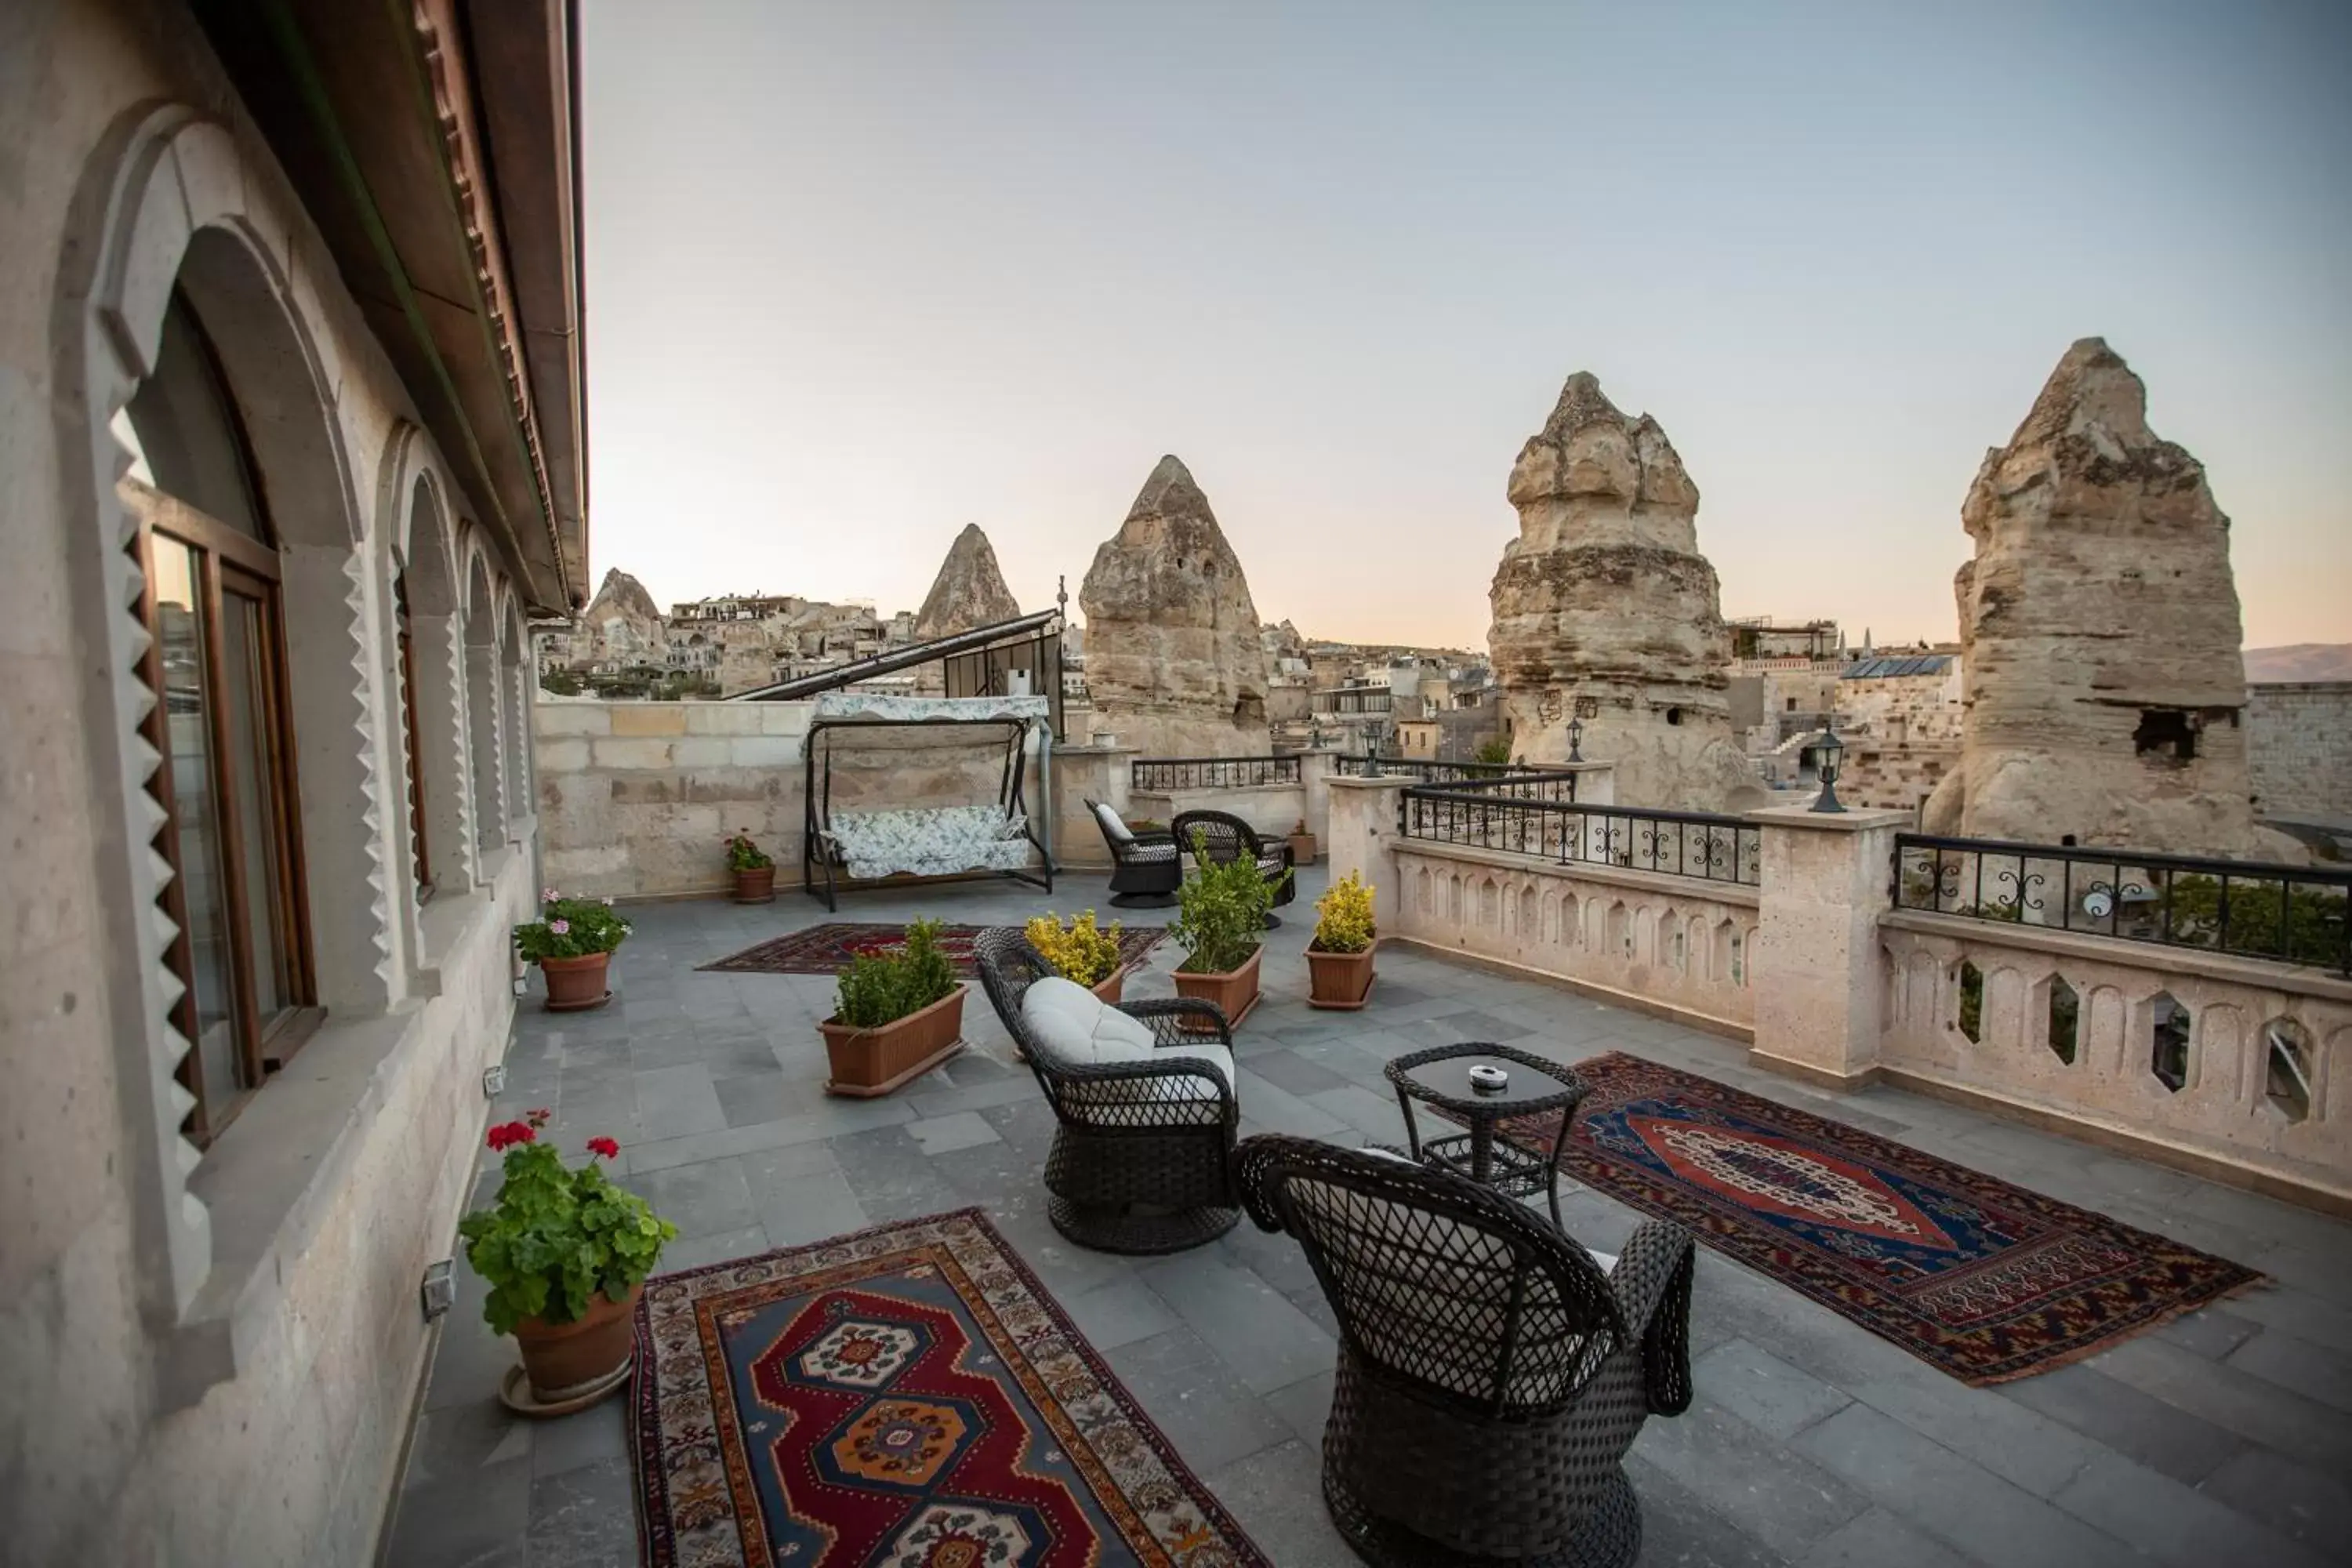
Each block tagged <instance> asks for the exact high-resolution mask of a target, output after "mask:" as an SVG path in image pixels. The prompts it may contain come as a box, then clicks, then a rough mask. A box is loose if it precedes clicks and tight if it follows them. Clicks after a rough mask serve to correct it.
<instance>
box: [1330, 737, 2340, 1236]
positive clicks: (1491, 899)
mask: <svg viewBox="0 0 2352 1568" xmlns="http://www.w3.org/2000/svg"><path fill="white" fill-rule="evenodd" d="M1407 784H1408V781H1405V780H1402V779H1358V778H1339V779H1334V780H1333V781H1332V782H1331V785H1330V792H1331V803H1332V804H1331V813H1330V827H1329V837H1328V842H1329V845H1330V850H1331V874H1332V876H1333V877H1334V878H1338V877H1343V876H1345V875H1347V874H1348V873H1349V872H1350V871H1359V872H1360V873H1362V874H1363V876H1364V877H1365V879H1367V880H1369V881H1370V882H1371V883H1372V884H1373V885H1374V887H1375V889H1376V890H1377V891H1376V896H1375V904H1374V908H1375V914H1376V918H1377V920H1378V921H1379V924H1380V929H1381V938H1382V940H1383V941H1384V942H1412V943H1414V944H1416V945H1421V946H1426V947H1429V948H1432V949H1434V950H1437V951H1440V952H1446V953H1449V954H1454V955H1457V956H1467V957H1470V958H1474V959H1477V960H1481V961H1484V962H1486V963H1492V964H1495V965H1497V966H1501V967H1507V968H1508V969H1510V970H1513V971H1515V972H1520V973H1529V974H1534V975H1538V976H1541V977H1544V978H1548V979H1550V980H1553V981H1556V982H1558V983H1559V984H1564V985H1566V986H1569V987H1570V988H1572V989H1576V990H1579V991H1583V992H1586V993H1589V994H1595V995H1599V996H1602V997H1604V998H1607V999H1610V1000H1612V1001H1617V1002H1622V1004H1624V1005H1630V1006H1633V1007H1637V1008H1640V1009H1642V1010H1644V1011H1648V1012H1652V1013H1656V1014H1662V1015H1664V1016H1672V1017H1675V1018H1676V1019H1679V1020H1681V1021H1684V1022H1687V1023H1690V1024H1693V1025H1695V1026H1700V1027H1706V1028H1711V1029H1714V1030H1716V1031H1717V1032H1718V1033H1722V1034H1725V1035H1728V1036H1730V1037H1734V1038H1739V1039H1745V1040H1747V1041H1748V1043H1749V1059H1750V1060H1751V1061H1753V1062H1754V1063H1755V1064H1756V1065H1758V1066H1759V1067H1764V1068H1770V1069H1772V1070H1775V1071H1779V1072H1783V1073H1786V1074H1789V1075H1790V1076H1793V1077H1796V1078H1800V1079H1804V1080H1806V1081H1809V1082H1813V1083H1818V1084H1822V1085H1824V1086H1828V1087H1836V1088H1845V1089H1851V1088H1856V1087H1861V1086H1864V1085H1867V1084H1870V1083H1873V1082H1878V1081H1886V1082H1893V1083H1898V1084H1901V1085H1903V1086H1905V1087H1906V1088H1912V1089H1918V1090H1921V1091H1924V1092H1927V1093H1931V1094H1937V1095H1939V1096H1943V1097H1946V1098H1951V1099H1957V1100H1966V1101H1968V1102H1969V1103H1971V1104H1974V1105H1976V1106H1978V1107H1979V1108H1980V1109H1987V1110H1994V1111H1996V1112H1998V1113H2000V1114H2005V1115H2009V1116H2011V1117H2014V1118H2017V1119H2019V1120H2023V1121H2031V1122H2033V1123H2035V1124H2038V1125H2042V1126H2045V1127H2050V1128H2053V1129H2055V1130H2059V1131H2066V1132H2069V1133H2072V1134H2074V1135H2076V1136H2082V1137H2085V1138H2089V1139H2093V1140H2095V1141H2099V1142H2107V1143H2111V1144H2115V1145H2117V1146H2122V1147H2126V1148H2128V1149H2129V1150H2130V1151H2131V1152H2135V1153H2137V1154H2139V1155H2141V1156H2143V1157H2147V1158H2151V1159H2155V1160H2158V1161H2161V1162H2164V1163H2171V1164H2174V1165H2177V1166H2179V1167H2182V1168H2186V1169H2191V1170H2194V1171H2196V1172H2198V1173H2200V1174H2204V1175H2208V1176H2210V1177H2213V1178H2215V1179H2219V1180H2224V1181H2230V1182H2233V1183H2236V1184H2240V1185H2243V1186H2248V1187H2252V1188H2254V1189H2256V1190H2260V1191H2265V1192H2269V1193H2272V1194H2276V1195H2280V1196H2284V1197H2288V1198H2291V1199H2293V1200H2294V1201H2297V1202H2303V1203H2307V1204H2312V1205H2316V1206H2322V1207H2326V1208H2330V1209H2334V1210H2336V1211H2338V1212H2352V979H2347V978H2346V977H2344V976H2342V975H2340V974H2336V973H2333V972H2330V971H2327V970H2324V969H2315V968H2307V967H2298V966H2294V965H2289V964H2285V963H2274V962H2271V961H2267V960H2263V959H2255V958H2245V957H2239V956H2233V955H2229V954H2221V953H2213V952H2202V951H2196V950H2185V949H2181V948H2178V947H2158V946H2154V945H2150V944H2148V943H2145V942H2132V941H2127V940H2123V939H2119V938H2116V937H2109V936H2093V935H2086V934H2084V933H2081V932H2076V931H2053V930H2051V929H2049V928H2046V927H2040V926H2033V925H2026V924H2009V923H2003V922H1999V921H1981V920H1972V919H1964V918H1959V917H1956V916H1952V915H1945V914H1935V913H1928V912H1924V911H1915V910H1896V909H1895V908H1894V907H1893V890H1894V875H1893V863H1894V853H1895V834H1896V833H1897V832H1898V831H1899V830H1901V829H1902V828H1903V827H1904V826H1906V824H1907V822H1908V819H1909V814H1908V813H1903V812H1894V811H1849V812H1844V813H1839V814H1826V813H1815V812H1811V811H1809V810H1807V809H1805V808H1802V807H1775V808H1770V809H1767V810H1761V811H1753V812H1749V813H1747V814H1745V816H1742V817H1741V818H1740V821H1741V824H1742V826H1751V825H1752V826H1753V827H1754V828H1755V830H1756V831H1757V832H1758V833H1759V836H1760V839H1761V847H1760V855H1759V874H1758V879H1757V881H1756V882H1755V884H1753V885H1746V884H1737V883H1727V882H1724V881H1720V880H1710V879H1706V878H1701V877H1686V876H1675V875H1665V874H1660V873H1654V872H1650V871H1647V870H1639V869H1633V868H1628V867H1623V866H1610V865H1593V864H1589V863H1584V862H1570V863H1565V864H1564V863H1562V862H1561V861H1559V859H1557V858H1554V857H1552V856H1550V855H1546V854H1521V853H1516V852H1513V851H1509V850H1504V849H1495V848H1486V847H1479V846H1476V845H1463V844H1447V843H1438V842H1433V841H1431V840H1428V839H1424V838H1408V837H1402V836H1401V834H1400V833H1399V831H1398V820H1399V814H1398V805H1399V796H1400V795H1402V792H1403V790H1404V789H1405V788H1406V787H1407ZM1606 787H1607V786H1606V785H1605V784H1602V783H1601V782H1600V781H1594V782H1593V784H1592V787H1591V789H1590V791H1588V790H1586V789H1585V787H1584V781H1580V795H1587V796H1588V797H1589V796H1590V795H1597V794H1599V793H1600V792H1601V790H1602V789H1604V788H1606Z"/></svg>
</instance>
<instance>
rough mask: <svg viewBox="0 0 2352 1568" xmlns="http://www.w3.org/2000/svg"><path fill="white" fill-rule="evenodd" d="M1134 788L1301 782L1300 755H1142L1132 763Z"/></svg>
mask: <svg viewBox="0 0 2352 1568" xmlns="http://www.w3.org/2000/svg"><path fill="white" fill-rule="evenodd" d="M1127 767H1128V773H1127V782H1128V786H1129V788H1130V789H1139V790H1151V791H1156V792H1158V793H1160V794H1163V795H1164V794H1166V793H1167V792H1169V791H1171V790H1180V789H1247V788H1250V787H1251V786H1253V785H1255V784H1297V783H1298V782H1299V776H1298V758H1297V755H1295V754H1294V755H1291V756H1287V757H1138V758H1137V759H1136V760H1135V761H1134V762H1131V763H1128V765H1127Z"/></svg>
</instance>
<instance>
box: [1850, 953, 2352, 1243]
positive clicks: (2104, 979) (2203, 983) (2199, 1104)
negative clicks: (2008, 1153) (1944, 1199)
mask: <svg viewBox="0 0 2352 1568" xmlns="http://www.w3.org/2000/svg"><path fill="white" fill-rule="evenodd" d="M1880 934H1881V938H1882V940H1883V942H1884V944H1885V951H1886V953H1887V998H1886V1015H1885V1016H1886V1027H1885V1034H1884V1036H1883V1037H1882V1039H1881V1041H1880V1047H1879V1061H1880V1063H1881V1065H1882V1066H1883V1067H1884V1068H1885V1069H1886V1071H1887V1075H1888V1076H1891V1077H1894V1078H1895V1079H1897V1080H1898V1081H1905V1082H1914V1083H1916V1084H1918V1085H1919V1086H1920V1087H1925V1088H1930V1089H1948V1090H1957V1091H1959V1092H1962V1093H1965V1094H1966V1095H1968V1096H1969V1097H1971V1098H1974V1099H1977V1100H1987V1101H1990V1102H1992V1103H1993V1104H1994V1105H1995V1106H1996V1107H1997V1108H2008V1109H2011V1110H2016V1111H2020V1112H2022V1113H2024V1114H2027V1115H2029V1116H2032V1117H2034V1118H2036V1119H2038V1120H2051V1121H2059V1122H2062V1123H2064V1124H2066V1125H2068V1126H2070V1127H2073V1128H2076V1129H2080V1130H2084V1131H2088V1132H2091V1133H2093V1134H2095V1135H2107V1136H2110V1137H2116V1138H2120V1139H2124V1140H2127V1141H2129V1142H2132V1143H2133V1144H2134V1145H2136V1146H2138V1147H2140V1148H2142V1149H2143V1150H2147V1149H2148V1147H2149V1146H2150V1145H2154V1146H2155V1148H2156V1149H2157V1150H2158V1151H2162V1152H2171V1153H2174V1154H2176V1155H2179V1156H2185V1157H2186V1163H2190V1164H2192V1165H2193V1166H2194V1167H2195V1168H2199V1169H2202V1170H2206V1171H2208V1172H2209V1173H2216V1174H2221V1175H2223V1176H2224V1178H2225V1179H2229V1178H2231V1176H2235V1177H2236V1178H2239V1179H2244V1178H2248V1177H2251V1178H2252V1179H2253V1182H2254V1184H2258V1185H2263V1184H2269V1185H2272V1186H2273V1188H2274V1189H2275V1187H2276V1185H2277V1184H2293V1186H2294V1187H2295V1188H2300V1189H2303V1190H2304V1193H2306V1194H2307V1193H2312V1192H2316V1193H2319V1194H2326V1195H2327V1196H2328V1197H2329V1198H2331V1199H2332V1200H2333V1202H2334V1204H2335V1205H2336V1206H2338V1207H2339V1208H2341V1207H2347V1206H2352V982H2347V981H2345V980H2343V979H2341V978H2338V977H2335V976H2331V975H2329V974H2326V973H2324V972H2321V971H2317V970H2311V969H2298V968H2292V967H2289V966H2287V965H2284V964H2277V963H2263V962H2260V961H2258V960H2253V959H2244V958H2230V957H2221V956H2217V955H2214V954H2209V953H2203V952H2188V951H2185V950H2183V949H2179V948H2159V947H2153V946H2149V945H2147V944H2144V943H2135V942H2114V941H2109V940H2106V939H2105V938H2100V937H2090V936H2082V935H2077V934H2074V933H2071V932H2064V931H2044V930H2036V929H2035V928H2032V927H2030V926H2007V925H1999V924H1991V923H1988V922H1986V921H1973V920H1961V919H1957V918H1954V917H1951V916H1946V915H1932V914H1926V913H1922V912H1918V911H1913V910H1902V911H1898V912H1895V913H1892V914H1889V915H1886V916H1885V917H1884V918H1883V919H1882V920H1881V921H1880ZM1963 964H1966V965H1968V966H1969V968H1970V969H1971V970H1973V972H1974V973H1975V976H1976V977H1977V978H1975V979H1974V980H1972V981H1971V982H1970V989H1971V990H1972V991H1973V992H1974V993H1975V995H1976V998H1977V1000H1976V1001H1975V1002H1974V1004H1973V1012H1974V1014H1975V1016H1974V1020H1973V1022H1974V1025H1975V1028H1976V1033H1977V1037H1976V1038H1975V1039H1970V1038H1969V1037H1968V1035H1967V1034H1966V1033H1965V1032H1964V1029H1963V1022H1964V1020H1963V1017H1962V1009H1961V1000H1962V976H1963V970H1962V965H1963ZM2057 985H2063V986H2065V987H2067V988H2069V989H2071V991H2072V992H2073V994H2074V1032H2075V1041H2074V1060H2073V1061H2071V1062H2069V1061H2066V1060H2063V1059H2062V1058H2061V1056H2060V1054H2059V1052H2058V1051H2056V1050H2054V1049H2053V1013H2052V1006H2051V1002H2052V991H2053V986H2057ZM2159 998H2162V999H2166V1000H2168V1001H2170V1002H2172V1003H2175V1004H2177V1005H2179V1007H2180V1008H2182V1009H2184V1010H2185V1011H2186V1014H2187V1016H2188V1018H2189V1045H2188V1057H2187V1068H2188V1071H2187V1081H2186V1082H2185V1083H2184V1084H2183V1085H2182V1087H2181V1088H2180V1089H2178V1090H2174V1089H2168V1088H2167V1087H2166V1086H2165V1084H2164V1082H2163V1081H2162V1080H2161V1079H2158V1077H2157V1075H2156V1073H2155V1071H2154V1070H2153V1066H2152V1058H2153V1052H2154V1030H2155V1027H2156V1024H2157V1012H2158V999H2159ZM2061 1000H2062V1002H2063V994H2062V997H2061ZM2282 1019H2284V1020H2288V1021H2290V1022H2292V1023H2293V1024H2294V1025H2295V1026H2299V1028H2300V1029H2301V1030H2302V1031H2303V1035H2304V1037H2305V1039H2306V1040H2307V1041H2308V1044H2309V1047H2310V1055H2309V1056H2308V1057H2307V1058H2305V1068H2306V1070H2307V1071H2308V1072H2309V1074H2310V1077H2311V1082H2312V1099H2311V1104H2310V1106H2309V1109H2308V1110H2307V1112H2305V1114H2303V1115H2301V1116H2299V1117H2298V1116H2294V1115H2290V1114H2289V1113H2288V1112H2287V1111H2286V1110H2283V1109H2282V1107H2281V1105H2280V1103H2279V1102H2278V1101H2277V1100H2274V1099H2273V1097H2272V1095H2271V1094H2270V1093H2269V1092H2268V1090H2269V1089H2270V1087H2271V1074H2270V1071H2269V1062H2268V1059H2267V1058H2268V1055H2269V1045H2268V1041H2267V1039H2266V1030H2267V1029H2268V1028H2269V1027H2270V1026H2272V1025H2273V1024H2275V1023H2277V1022H2278V1021H2280V1020H2282ZM2054 1022H2055V1024H2056V1027H2057V1030H2058V1033H2059V1035H2060V1037H2061V1039H2062V1040H2063V1009H2062V1011H2061V1014H2060V1016H2059V1018H2058V1019H2057V1020H2055V1021H2054ZM2217 1166H2218V1167H2225V1168H2226V1169H2225V1170H2221V1171H2216V1170H2214V1169H2213V1168H2214V1167H2217ZM2297 1195H2300V1194H2297Z"/></svg>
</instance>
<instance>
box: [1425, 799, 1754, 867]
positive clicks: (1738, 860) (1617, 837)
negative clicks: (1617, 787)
mask: <svg viewBox="0 0 2352 1568" xmlns="http://www.w3.org/2000/svg"><path fill="white" fill-rule="evenodd" d="M1557 779H1566V780H1567V781H1568V784H1569V796H1568V798H1566V799H1559V800H1552V799H1545V798H1543V797H1541V796H1539V795H1538V796H1529V795H1518V794H1515V793H1510V791H1511V788H1512V786H1514V785H1517V786H1520V787H1522V788H1527V787H1539V786H1541V785H1543V784H1549V783H1550V782H1551V781H1553V780H1557ZM1575 780H1576V775H1575V774H1573V773H1555V774H1540V775H1538V776H1537V777H1535V778H1517V779H1510V778H1506V779H1497V780H1491V781H1487V782H1486V783H1483V784H1445V785H1431V786H1422V785H1414V786H1411V787H1408V788H1407V789H1405V790H1404V791H1403V792H1402V794H1401V795H1399V797H1398V800H1397V831H1398V832H1399V834H1401V835H1402V837H1406V838H1418V839H1421V840H1423V841H1424V842H1428V843H1433V844H1453V845H1460V846H1464V847H1469V848H1475V849H1501V850H1506V851H1508V852H1509V853H1512V854H1516V855H1530V856H1538V857H1541V858H1544V859H1548V860H1553V861H1557V862H1559V864H1560V865H1563V866H1569V865H1578V864H1582V865H1592V866H1620V867H1624V868H1629V869H1632V870H1636V871H1658V872H1663V873H1664V874H1666V875H1668V876H1675V877H1695V878H1697V879H1700V880H1703V881H1709V882H1738V883H1741V884H1743V885H1745V886H1748V887H1751V888H1752V887H1754V886H1756V885H1757V883H1758V882H1759V879H1761V877H1762V861H1763V836H1762V832H1761V830H1760V829H1759V828H1758V827H1757V826H1755V825H1754V824H1752V823H1748V822H1744V821H1742V820H1741V819H1740V818H1738V817H1737V816H1717V815H1716V814H1714V813H1712V812H1701V811H1654V810H1651V809H1649V808H1647V807H1644V806H1638V805H1579V804H1578V803H1577V802H1576V800H1575V798H1574V793H1575V792H1574V785H1575Z"/></svg>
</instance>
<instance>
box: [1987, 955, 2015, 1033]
mask: <svg viewBox="0 0 2352 1568" xmlns="http://www.w3.org/2000/svg"><path fill="white" fill-rule="evenodd" d="M1984 1013H1985V1019H1984V1021H1985V1043H1986V1044H1988V1045H1992V1046H1998V1047H2002V1048H2004V1049H2008V1050H2014V1049H2016V1047H2018V1045H2019V1043H2020V1042H2021V1041H2022V1040H2023V1039H2024V1037H2025V976H2024V975H2023V974H2021V973H2019V972H2018V971H2017V970H2015V969H2013V968H2011V966H2009V965H2008V964H2001V965H2000V966H1999V967H1997V968H1995V969H1994V970H1992V971H1991V972H1990V973H1988V974H1987V975H1986V976H1985V987H1984Z"/></svg>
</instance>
